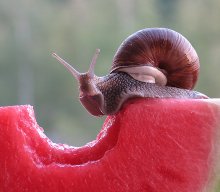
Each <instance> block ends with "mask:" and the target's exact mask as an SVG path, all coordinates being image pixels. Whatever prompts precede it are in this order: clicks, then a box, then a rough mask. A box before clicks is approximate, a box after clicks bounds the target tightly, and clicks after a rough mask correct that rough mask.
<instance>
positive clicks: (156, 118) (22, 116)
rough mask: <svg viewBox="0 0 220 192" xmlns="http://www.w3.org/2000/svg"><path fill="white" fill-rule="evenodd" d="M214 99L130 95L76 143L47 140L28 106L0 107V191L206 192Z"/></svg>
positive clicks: (218, 113) (216, 127) (214, 142)
mask: <svg viewBox="0 0 220 192" xmlns="http://www.w3.org/2000/svg"><path fill="white" fill-rule="evenodd" d="M212 101H214V100H210V101H209V100H177V99H135V100H131V101H130V102H128V104H126V105H125V106H124V107H123V109H122V110H121V111H120V112H119V113H118V114H116V115H114V116H108V117H107V119H106V121H105V123H104V125H103V127H102V129H101V131H100V133H99V134H98V136H97V138H96V140H94V141H92V142H90V143H88V144H87V145H85V146H82V147H72V146H68V145H65V144H55V143H53V142H52V141H51V140H50V139H49V138H47V137H46V136H45V134H44V133H43V129H42V128H41V127H39V125H38V124H37V122H36V120H35V117H34V112H33V109H32V107H31V106H13V107H2V108H0V146H1V147H0V191H2V192H10V191H11V192H17V191H19V192H20V191H33V192H34V191H39V192H41V191H42V192H43V191H47V192H50V191H51V192H52V191H53V192H60V191H62V192H70V191H74V192H78V191H79V192H88V191H90V192H99V191H100V192H101V191H105V192H142V191H146V192H174V191H178V192H201V191H210V187H211V186H212V181H213V180H214V179H213V178H214V177H215V175H214V169H215V168H216V167H217V154H218V147H217V146H218V133H219V131H220V106H219V105H218V104H216V103H217V102H218V101H219V100H216V101H214V103H212Z"/></svg>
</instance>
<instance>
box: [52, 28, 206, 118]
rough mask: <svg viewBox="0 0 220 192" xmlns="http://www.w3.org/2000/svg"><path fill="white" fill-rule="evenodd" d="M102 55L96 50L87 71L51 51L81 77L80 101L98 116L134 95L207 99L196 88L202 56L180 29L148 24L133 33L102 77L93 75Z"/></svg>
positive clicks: (115, 110)
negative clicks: (200, 57)
mask: <svg viewBox="0 0 220 192" xmlns="http://www.w3.org/2000/svg"><path fill="white" fill-rule="evenodd" d="M99 53H100V50H99V49H97V50H96V53H95V54H94V56H93V59H92V61H91V64H90V67H89V70H88V72H86V73H80V72H78V71H77V70H76V69H75V68H73V67H72V66H71V65H70V64H68V63H67V62H66V61H65V60H63V59H62V58H61V57H59V56H58V55H57V54H56V53H53V54H52V55H53V56H54V57H55V58H56V59H57V60H58V61H59V62H60V63H61V64H63V65H64V66H65V67H66V68H67V69H68V70H69V71H70V72H71V73H72V75H73V76H74V78H75V79H76V80H77V81H78V84H79V99H80V101H81V103H82V105H83V106H84V107H85V108H86V109H87V111H88V112H89V113H91V114H92V115H94V116H101V115H109V114H115V113H116V112H118V110H120V108H121V106H122V105H123V103H124V102H126V100H128V99H129V98H134V97H147V98H178V99H187V98H189V99H206V98H208V97H207V96H206V95H204V94H202V93H199V92H197V91H193V90H192V89H193V87H194V86H195V84H196V81H197V79H198V75H199V67H200V64H199V58H198V55H197V53H196V51H195V49H194V48H193V47H192V45H191V44H190V42H189V41H188V40H187V39H186V38H185V37H183V36H182V35H181V34H179V33H178V32H176V31H173V30H171V29H167V28H146V29H142V30H140V31H137V32H135V33H134V34H132V35H130V36H129V37H128V38H126V39H125V40H124V41H123V42H122V44H121V45H120V46H119V48H118V50H117V52H116V53H115V55H114V58H113V62H112V66H111V69H110V73H109V74H107V75H106V76H103V77H98V76H96V75H95V74H94V67H95V64H96V60H97V57H98V55H99Z"/></svg>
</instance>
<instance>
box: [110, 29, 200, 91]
mask: <svg viewBox="0 0 220 192" xmlns="http://www.w3.org/2000/svg"><path fill="white" fill-rule="evenodd" d="M138 66H150V67H151V68H152V67H153V68H154V69H157V70H158V73H161V72H162V73H163V74H164V75H165V77H166V78H167V79H166V81H167V82H166V84H165V85H167V86H172V87H178V88H183V89H192V88H193V87H194V86H195V83H196V81H197V78H198V74H199V66H200V65H199V58H198V55H197V53H196V51H195V49H194V48H193V47H192V45H191V44H190V42H189V41H188V40H187V39H186V38H185V37H183V36H182V35H181V34H180V33H178V32H175V31H173V30H171V29H166V28H147V29H142V30H140V31H137V32H136V33H134V34H132V35H131V36H129V37H128V38H126V39H125V40H124V41H123V42H122V44H121V45H120V47H119V48H118V50H117V52H116V54H115V56H114V58H113V63H112V68H111V73H113V72H116V71H121V70H122V69H124V68H128V67H129V68H131V67H138ZM122 71H123V70H122Z"/></svg>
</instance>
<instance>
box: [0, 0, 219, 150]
mask: <svg viewBox="0 0 220 192" xmlns="http://www.w3.org/2000/svg"><path fill="white" fill-rule="evenodd" d="M219 10H220V1H218V0H209V1H208V0H203V1H201V0H200V1H198V0H195V1H191V0H185V1H180V0H179V1H178V0H166V1H164V0H136V1H134V0H112V1H100V0H92V1H89V0H33V1H29V0H17V1H12V0H7V1H6V0H0V90H1V94H0V105H1V106H4V105H17V104H31V105H33V106H34V109H35V113H36V118H37V121H38V123H39V124H40V126H42V127H44V129H45V132H46V134H47V135H48V136H49V137H50V138H51V139H52V140H53V141H54V142H62V143H67V144H71V145H75V146H80V145H83V144H85V143H86V142H88V141H91V140H93V139H95V137H96V134H97V133H98V131H99V130H100V128H101V126H102V123H103V121H104V118H97V117H92V116H91V115H90V114H88V113H87V111H86V110H85V109H84V108H83V107H82V106H81V104H80V103H79V100H78V88H77V82H76V81H75V80H74V79H73V78H72V76H71V75H70V73H69V72H67V70H66V69H65V68H64V67H63V66H61V65H60V64H59V63H58V62H57V61H56V60H55V59H54V58H52V57H51V52H53V51H56V52H57V53H58V54H59V55H61V56H62V57H63V58H65V59H66V60H67V61H69V62H70V63H71V64H73V65H74V66H75V68H76V69H78V70H79V71H81V72H84V71H86V70H87V69H88V66H89V63H90V61H91V58H92V56H93V54H94V52H95V49H96V48H100V49H101V54H100V56H99V58H98V62H97V65H96V68H95V70H96V74H97V75H99V76H102V75H105V74H107V73H108V72H109V69H110V66H111V62H112V58H113V55H114V53H115V51H116V50H117V48H118V46H119V45H120V44H121V42H122V41H123V40H124V39H125V38H126V37H127V36H128V35H130V34H132V33H133V32H135V31H137V30H139V29H142V28H146V27H167V28H171V29H174V30H176V31H178V32H180V33H181V34H183V35H184V36H185V37H186V38H187V39H188V40H189V41H190V42H191V43H192V44H193V46H194V48H195V49H196V50H197V52H198V55H199V57H200V62H201V71H200V77H199V81H198V83H197V86H196V89H197V90H198V91H200V92H203V93H205V94H207V95H209V96H210V97H220V85H219V82H220V75H219V71H220V63H219V62H220V38H219V37H220V25H219V19H220V11H219Z"/></svg>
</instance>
